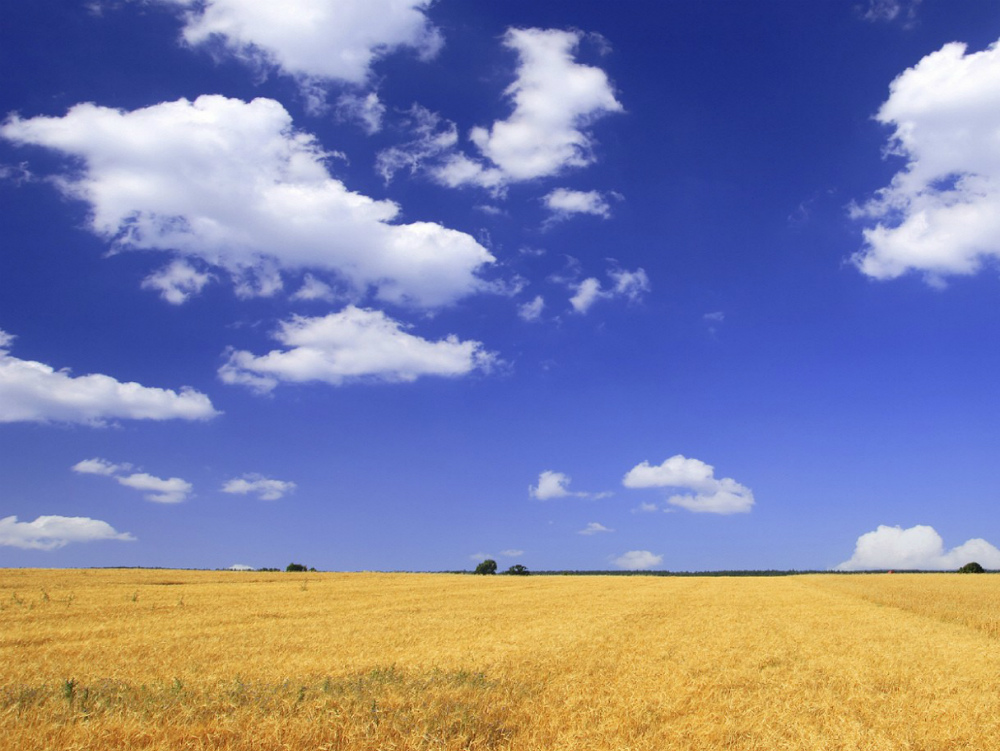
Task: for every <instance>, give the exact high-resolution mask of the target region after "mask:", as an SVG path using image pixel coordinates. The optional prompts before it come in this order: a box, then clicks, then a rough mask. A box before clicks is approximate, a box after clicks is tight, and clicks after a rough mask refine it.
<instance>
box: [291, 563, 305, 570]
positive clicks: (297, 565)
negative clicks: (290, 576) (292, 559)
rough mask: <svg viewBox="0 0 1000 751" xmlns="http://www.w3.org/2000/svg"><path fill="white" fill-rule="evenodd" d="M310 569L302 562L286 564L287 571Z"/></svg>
mask: <svg viewBox="0 0 1000 751" xmlns="http://www.w3.org/2000/svg"><path fill="white" fill-rule="evenodd" d="M308 570H309V569H308V568H306V567H305V566H303V565H302V564H301V563H289V564H288V565H287V566H285V571H308Z"/></svg>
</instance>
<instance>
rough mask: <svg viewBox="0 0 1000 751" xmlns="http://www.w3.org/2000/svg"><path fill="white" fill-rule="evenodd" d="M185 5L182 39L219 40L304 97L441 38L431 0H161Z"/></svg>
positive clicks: (427, 52)
mask: <svg viewBox="0 0 1000 751" xmlns="http://www.w3.org/2000/svg"><path fill="white" fill-rule="evenodd" d="M161 2H164V3H167V4H172V5H176V6H181V7H182V8H184V9H186V12H185V15H184V19H185V25H184V30H183V39H184V41H185V42H187V43H188V44H190V45H214V46H216V47H218V46H220V45H221V46H222V48H223V49H225V50H227V51H229V52H230V53H231V54H233V55H234V56H235V57H237V58H238V59H240V60H243V61H244V62H246V63H248V64H250V65H252V66H253V67H255V68H256V69H257V70H258V71H261V72H264V71H268V70H271V69H277V70H279V71H280V72H282V73H284V74H286V75H289V76H292V77H294V78H295V79H296V80H298V82H299V84H300V85H301V86H302V88H303V90H304V92H305V93H306V94H307V95H312V96H313V97H321V93H319V92H317V89H319V88H320V87H321V86H322V84H323V83H325V82H329V81H341V82H347V83H351V84H358V85H361V84H364V83H366V82H367V81H368V79H369V77H370V75H371V67H372V64H373V63H374V62H375V61H376V60H378V59H379V58H382V57H385V56H386V55H388V54H390V53H392V52H395V51H397V50H399V49H402V48H411V49H414V50H416V51H417V53H418V54H419V55H420V56H421V57H423V58H429V57H433V56H434V55H435V54H436V53H437V51H438V50H439V49H440V47H441V44H442V37H441V34H440V32H439V31H438V30H437V29H436V28H435V27H434V26H432V25H431V24H430V23H429V22H428V20H427V17H426V15H425V13H424V11H425V9H426V8H427V7H428V6H429V5H430V4H431V2H432V0H283V1H282V2H280V3H267V2H265V3H262V2H259V1H258V0H204V1H202V0H161Z"/></svg>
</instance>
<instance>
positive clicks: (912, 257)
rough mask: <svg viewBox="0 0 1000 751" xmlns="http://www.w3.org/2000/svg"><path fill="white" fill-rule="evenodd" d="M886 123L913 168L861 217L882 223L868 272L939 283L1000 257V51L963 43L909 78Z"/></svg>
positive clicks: (867, 256)
mask: <svg viewBox="0 0 1000 751" xmlns="http://www.w3.org/2000/svg"><path fill="white" fill-rule="evenodd" d="M876 119H877V120H878V121H879V122H880V123H883V124H885V125H887V126H890V127H891V128H892V129H893V133H892V136H891V140H890V143H889V147H888V154H890V155H892V156H897V157H902V158H903V159H905V160H906V166H905V167H904V168H903V169H902V170H900V171H899V172H898V173H896V175H895V176H894V177H893V179H892V181H891V183H890V184H889V185H888V186H887V187H885V188H883V189H882V190H880V191H878V193H877V194H876V195H875V196H874V197H873V198H872V199H871V200H869V201H867V202H866V203H864V204H862V205H860V206H853V207H852V211H851V213H852V215H853V216H854V217H855V218H857V219H861V220H868V221H869V222H872V221H873V222H874V226H868V227H867V228H866V229H865V230H864V241H865V242H864V246H863V248H862V249H861V250H860V251H859V252H858V253H856V254H855V255H854V257H853V261H854V263H855V264H856V265H857V266H858V268H859V269H860V270H861V271H862V272H863V273H865V274H866V275H868V276H870V277H873V278H876V279H892V278H895V277H899V276H901V275H903V274H905V273H907V272H909V271H915V272H918V273H922V274H923V275H924V276H925V278H927V280H928V281H929V282H931V283H932V284H940V283H941V282H942V280H943V279H944V277H946V276H949V275H957V274H972V273H975V272H976V271H978V270H979V269H980V267H981V266H982V265H983V263H984V262H986V261H988V260H993V261H995V260H996V259H997V258H998V257H1000V139H998V138H997V136H996V134H997V132H998V130H1000V46H998V44H997V43H994V44H993V45H991V46H990V47H989V48H987V49H985V50H983V51H981V52H975V53H971V54H966V45H964V44H961V43H958V42H953V43H950V44H946V45H945V46H944V47H942V48H941V49H940V50H938V51H936V52H933V53H931V54H930V55H927V56H926V57H925V58H923V59H922V60H921V61H920V62H919V63H917V64H916V65H915V66H914V67H912V68H909V69H908V70H906V71H904V72H903V73H902V74H900V75H899V76H898V77H897V78H896V79H895V80H894V81H893V82H892V84H891V85H890V87H889V98H888V99H887V100H886V101H885V103H883V105H882V107H881V108H880V109H879V111H878V114H877V115H876Z"/></svg>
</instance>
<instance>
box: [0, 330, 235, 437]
mask: <svg viewBox="0 0 1000 751" xmlns="http://www.w3.org/2000/svg"><path fill="white" fill-rule="evenodd" d="M12 341H13V336H11V335H10V334H6V333H4V332H2V331H0V423H3V422H69V423H83V424H88V425H103V424H105V423H106V422H107V421H108V420H118V419H122V420H172V419H183V420H205V419H208V418H210V417H214V416H215V415H217V414H218V412H216V411H215V409H214V408H213V407H212V403H211V401H209V398H208V397H207V396H205V395H204V394H202V393H200V392H198V391H195V390H193V389H190V388H182V389H181V390H180V392H176V391H171V390H170V389H160V388H150V387H147V386H142V385H140V384H138V383H133V382H128V383H122V382H120V381H116V380H115V379H114V378H112V377H111V376H107V375H101V374H99V373H92V374H90V375H82V376H72V375H70V373H69V371H68V370H65V369H64V370H55V369H54V368H52V367H51V366H49V365H46V364H44V363H40V362H35V361H33V360H20V359H18V358H16V357H12V356H11V355H10V352H9V351H8V349H7V348H8V347H9V346H10V343H11V342H12Z"/></svg>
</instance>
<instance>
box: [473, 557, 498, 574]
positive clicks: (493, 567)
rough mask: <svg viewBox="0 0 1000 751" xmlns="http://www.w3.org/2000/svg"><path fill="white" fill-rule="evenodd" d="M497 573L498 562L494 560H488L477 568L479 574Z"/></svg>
mask: <svg viewBox="0 0 1000 751" xmlns="http://www.w3.org/2000/svg"><path fill="white" fill-rule="evenodd" d="M496 572H497V562H496V561H494V560H493V559H492V558H487V559H486V560H485V561H483V562H482V563H480V564H479V565H478V566H476V573H477V574H495V573H496Z"/></svg>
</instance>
